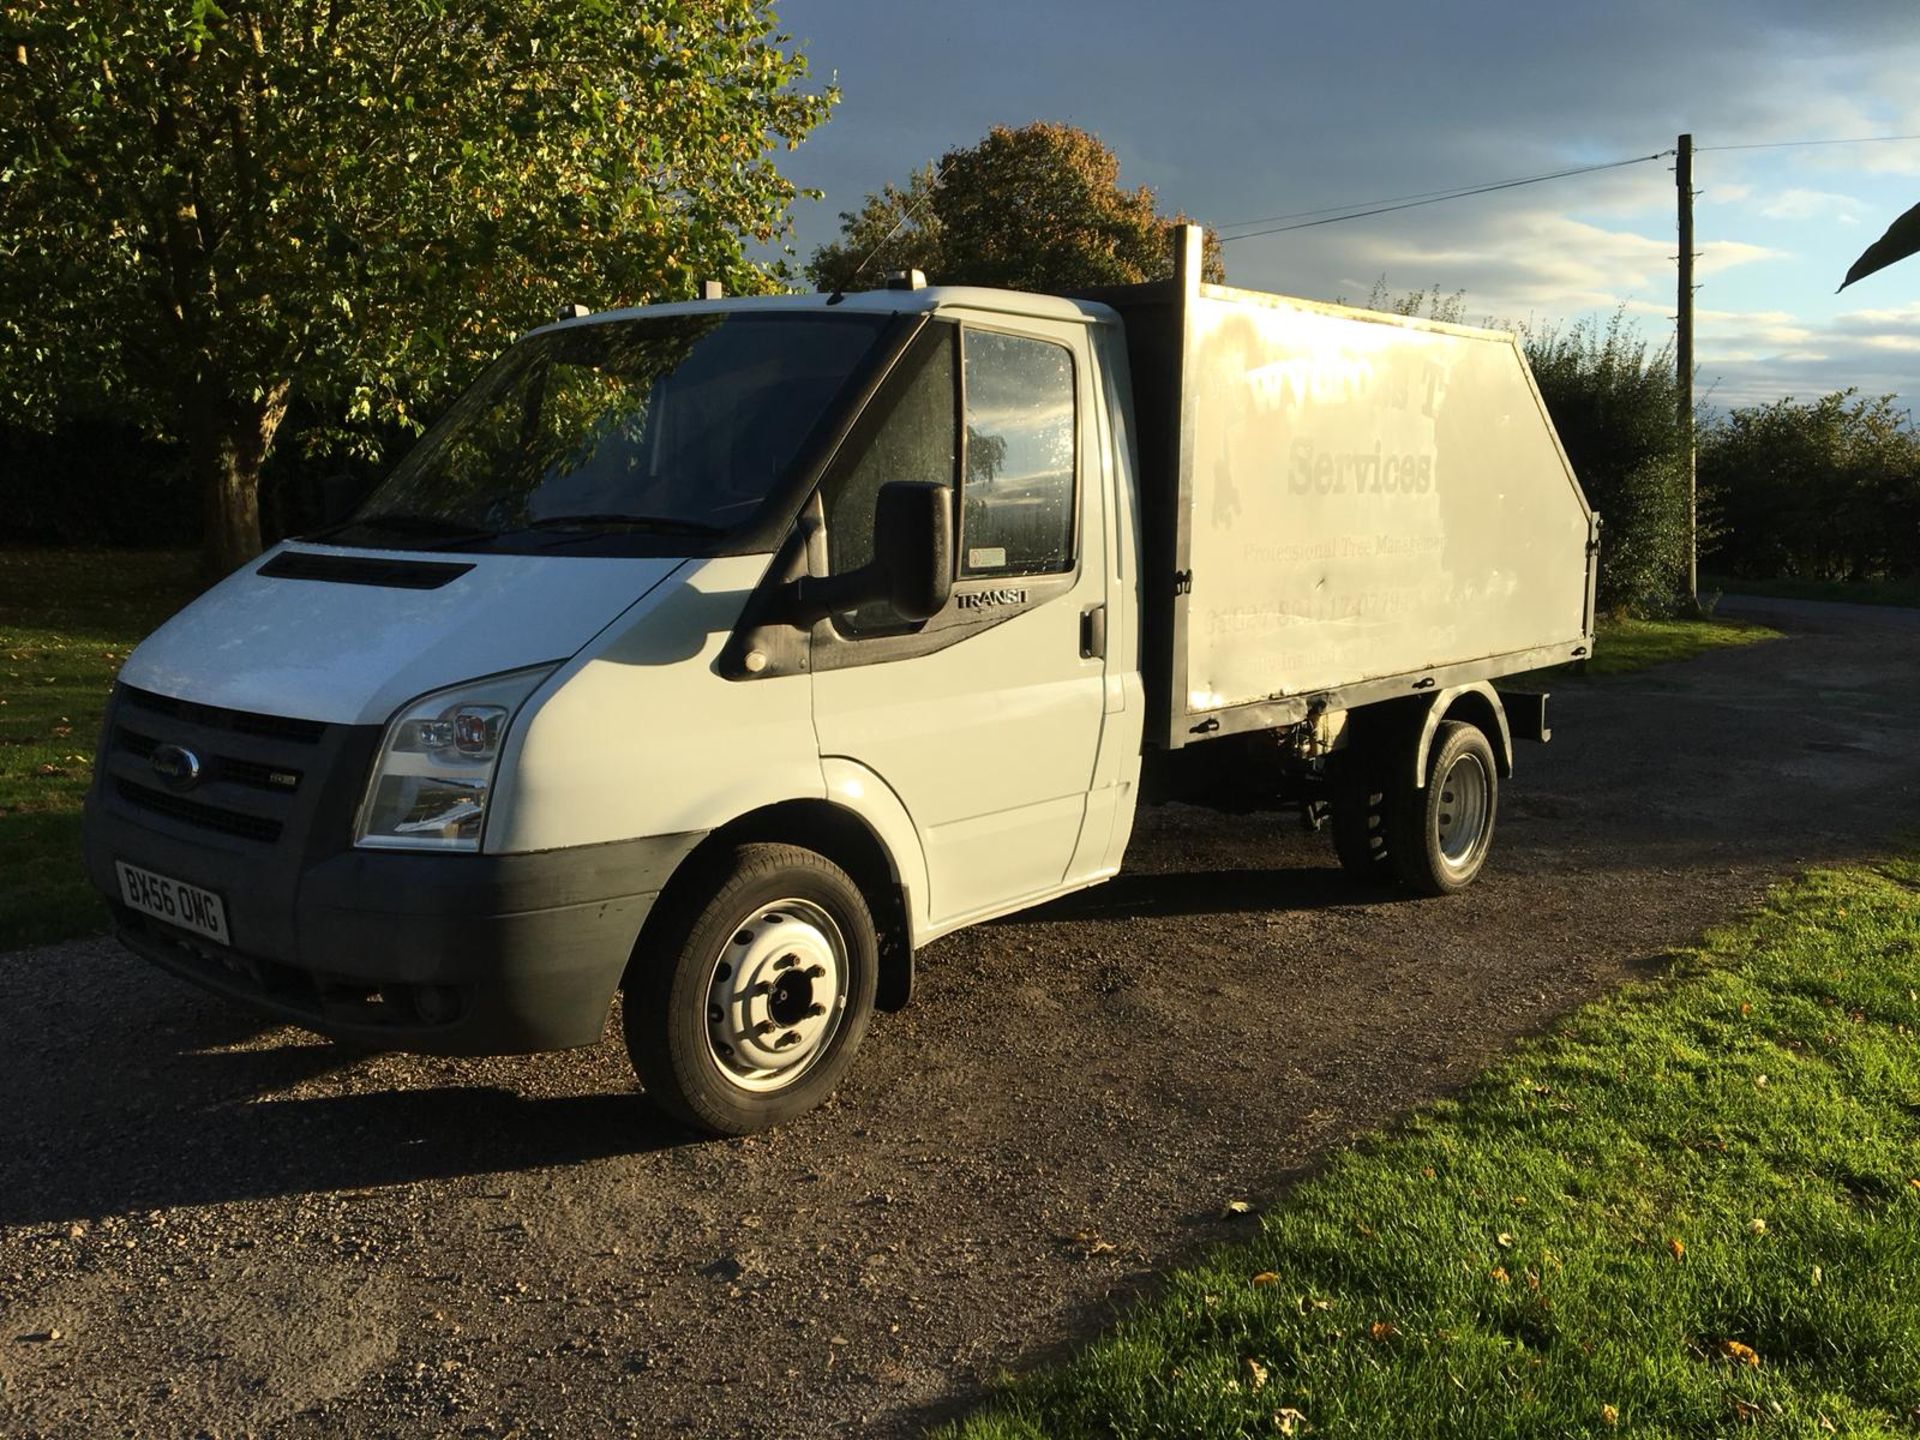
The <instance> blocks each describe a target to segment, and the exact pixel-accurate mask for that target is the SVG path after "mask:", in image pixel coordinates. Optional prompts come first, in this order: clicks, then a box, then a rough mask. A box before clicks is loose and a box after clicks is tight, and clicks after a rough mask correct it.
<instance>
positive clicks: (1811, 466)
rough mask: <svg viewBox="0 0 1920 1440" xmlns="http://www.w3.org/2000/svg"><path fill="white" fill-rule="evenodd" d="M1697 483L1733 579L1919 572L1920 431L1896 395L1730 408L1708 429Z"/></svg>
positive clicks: (1839, 395) (1848, 393)
mask: <svg viewBox="0 0 1920 1440" xmlns="http://www.w3.org/2000/svg"><path fill="white" fill-rule="evenodd" d="M1700 479H1701V483H1702V485H1703V486H1705V487H1707V488H1708V490H1709V491H1710V493H1711V494H1712V496H1713V499H1714V504H1715V506H1716V508H1717V509H1718V510H1719V513H1720V516H1721V518H1722V521H1723V523H1724V525H1725V527H1726V533H1725V535H1724V536H1723V537H1722V539H1721V542H1720V544H1719V546H1718V547H1717V549H1718V564H1719V565H1720V566H1722V567H1724V568H1725V569H1726V570H1727V571H1729V572H1730V573H1732V574H1734V575H1739V576H1745V577H1749V578H1760V579H1769V580H1770V579H1778V578H1782V577H1786V578H1793V579H1812V580H1879V579H1886V578H1890V577H1903V576H1908V575H1913V574H1916V573H1920V432H1916V431H1915V430H1914V428H1913V421H1912V418H1911V417H1910V416H1909V415H1908V414H1907V412H1906V411H1905V410H1904V409H1902V408H1901V407H1900V405H1899V403H1898V402H1897V401H1896V400H1895V398H1894V397H1893V396H1891V395H1880V396H1863V395H1858V394H1856V393H1855V392H1854V391H1852V390H1843V391H1837V392H1835V393H1833V394H1831V395H1823V396H1821V397H1820V398H1819V399H1818V400H1814V401H1811V402H1800V401H1795V400H1792V399H1784V400H1776V401H1774V402H1772V403H1771V404H1767V405H1751V406H1744V407H1742V408H1739V409H1736V410H1733V411H1731V412H1730V413H1728V414H1727V415H1726V416H1724V417H1723V418H1722V419H1721V420H1720V421H1719V423H1717V424H1715V425H1714V426H1712V427H1711V428H1709V429H1708V430H1707V431H1705V433H1704V434H1703V435H1702V436H1701V443H1700Z"/></svg>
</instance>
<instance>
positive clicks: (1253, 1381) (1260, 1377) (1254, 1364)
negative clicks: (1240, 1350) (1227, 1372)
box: [1240, 1355, 1267, 1390]
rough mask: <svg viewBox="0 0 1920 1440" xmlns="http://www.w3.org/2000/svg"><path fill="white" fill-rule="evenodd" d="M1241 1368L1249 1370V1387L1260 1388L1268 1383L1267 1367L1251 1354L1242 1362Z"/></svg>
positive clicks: (1251, 1388)
mask: <svg viewBox="0 0 1920 1440" xmlns="http://www.w3.org/2000/svg"><path fill="white" fill-rule="evenodd" d="M1240 1368H1241V1369H1242V1370H1244V1371H1246V1372H1247V1388H1248V1389H1249V1390H1258V1389H1259V1388H1260V1387H1261V1386H1263V1385H1265V1384H1266V1383H1267V1367H1266V1366H1264V1365H1262V1364H1261V1363H1260V1362H1259V1361H1258V1360H1255V1359H1254V1358H1253V1357H1252V1356H1251V1355H1249V1356H1248V1357H1247V1358H1246V1359H1244V1360H1242V1361H1241V1362H1240Z"/></svg>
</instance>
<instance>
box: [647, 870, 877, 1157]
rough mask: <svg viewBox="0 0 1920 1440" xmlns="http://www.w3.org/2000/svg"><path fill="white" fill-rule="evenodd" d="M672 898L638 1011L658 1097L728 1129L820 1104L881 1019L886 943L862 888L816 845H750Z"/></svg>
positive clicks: (773, 1120) (666, 1105) (722, 1131)
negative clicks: (878, 998)
mask: <svg viewBox="0 0 1920 1440" xmlns="http://www.w3.org/2000/svg"><path fill="white" fill-rule="evenodd" d="M669 903H670V904H671V905H672V909H671V910H669V911H668V912H667V913H666V914H664V915H663V916H662V917H661V919H662V925H661V926H660V927H659V928H658V929H657V930H656V931H655V932H654V933H653V934H651V935H650V936H649V942H650V943H649V948H650V949H651V950H652V951H653V953H652V954H651V955H650V956H640V957H636V960H635V963H634V966H633V967H632V970H631V971H630V973H629V976H628V981H627V996H626V1004H625V1007H624V1019H625V1027H624V1028H625V1032H626V1042H627V1054H628V1057H629V1058H630V1059H631V1060H632V1062H633V1068H634V1070H635V1072H636V1073H637V1074H638V1075H639V1077H640V1081H641V1083H642V1084H643V1085H644V1086H645V1087H646V1090H647V1095H648V1097H649V1098H650V1099H651V1100H652V1101H653V1102H654V1103H655V1104H656V1105H658V1106H659V1107H660V1108H661V1109H662V1110H664V1111H665V1112H666V1113H668V1114H669V1115H672V1116H673V1117H674V1118H676V1119H678V1120H680V1121H683V1122H684V1123H686V1124H688V1125H691V1126H693V1127H694V1128H695V1129H698V1130H704V1131H706V1132H708V1133H709V1134H715V1135H747V1134H751V1133H753V1132H754V1131H757V1130H764V1129H766V1128H768V1127H769V1126H772V1125H777V1124H779V1123H781V1122H782V1121H785V1120H790V1119H792V1118H793V1117H794V1116H796V1115H800V1114H804V1113H805V1112H806V1111H808V1110H811V1109H813V1108H814V1107H815V1106H816V1105H818V1104H819V1103H820V1102H821V1101H823V1100H825V1099H826V1098H827V1096H828V1095H830V1094H832V1093H833V1089H834V1087H835V1086H836V1085H837V1084H838V1083H839V1082H840V1079H841V1077H842V1076H843V1075H845V1073H846V1071H847V1067H848V1066H849V1065H850V1064H852V1062H853V1055H854V1051H855V1050H856V1049H858V1048H859V1045H860V1040H861V1037H862V1036H864V1035H865V1033H866V1029H867V1023H868V1021H869V1020H870V1019H871V1018H872V1015H873V996H874V985H875V980H876V978H877V975H878V970H879V964H878V941H877V939H876V937H875V934H874V928H873V917H872V915H871V914H870V913H869V911H868V909H867V903H866V899H865V897H864V896H862V895H861V893H860V889H859V887H858V886H857V885H855V884H854V883H853V881H852V879H851V878H850V877H849V876H848V875H847V873H846V872H845V871H844V870H842V869H841V868H840V867H839V866H837V865H835V864H834V863H833V862H832V861H830V860H828V859H827V858H826V857H825V856H823V855H819V854H816V853H815V852H814V851H811V850H803V849H801V848H799V847H798V846H794V845H765V844H756V845H741V846H738V847H736V848H735V849H734V850H732V851H731V852H729V853H727V854H726V855H724V856H722V857H720V858H718V859H717V860H716V861H715V862H714V864H713V865H711V866H710V867H709V868H708V870H707V872H706V875H705V878H704V882H703V883H699V884H695V885H693V886H692V887H690V888H688V889H685V890H683V891H682V892H681V893H680V895H679V896H677V897H675V898H674V899H673V900H671V901H670V902H669Z"/></svg>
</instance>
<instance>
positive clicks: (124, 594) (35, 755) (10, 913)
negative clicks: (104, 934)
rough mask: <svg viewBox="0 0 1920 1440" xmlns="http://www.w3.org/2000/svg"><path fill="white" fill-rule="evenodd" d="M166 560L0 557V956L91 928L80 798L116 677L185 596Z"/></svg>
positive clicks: (175, 562) (187, 577) (99, 554)
mask: <svg viewBox="0 0 1920 1440" xmlns="http://www.w3.org/2000/svg"><path fill="white" fill-rule="evenodd" d="M195 588H196V586H195V582H194V558H193V557H192V556H188V555H178V554H172V553H149V552H137V551H135V552H129V551H104V550H103V551H80V550H0V951H5V950H11V949H15V948H17V947H19V946H22V945H36V944H42V943H46V942H49V941H53V940H62V939H66V938H68V937H70V936H74V935H84V934H87V933H89V932H91V931H94V930H98V929H100V928H101V927H102V926H103V925H104V924H105V921H106V911H105V909H104V908H103V907H101V905H100V903H99V902H98V901H97V900H96V899H95V898H94V895H93V892H92V890H90V889H89V888H88V886H87V883H86V880H85V878H84V877H83V876H82V874H81V869H80V801H81V798H82V797H83V796H84V795H85V794H86V790H87V782H88V779H89V778H90V777H91V775H92V773H93V753H94V747H95V746H96V745H97V744H98V742H99V738H100V719H101V712H102V709H103V708H104V706H105V703H106V698H107V691H108V689H109V688H110V687H111V685H112V682H113V676H114V672H115V671H117V670H118V669H119V668H120V662H121V661H123V660H125V659H126V658H127V652H128V651H129V650H131V649H132V648H133V647H134V645H135V644H137V643H138V642H139V640H140V639H141V637H143V636H144V635H146V633H147V632H148V631H149V630H151V629H153V627H154V626H156V625H158V624H159V623H160V622H161V621H162V620H164V619H165V618H166V617H167V616H168V615H169V614H171V613H172V612H173V611H174V610H176V609H178V608H179V607H180V605H181V604H182V603H184V602H185V601H186V599H187V598H188V597H189V596H191V595H192V594H193V593H194V590H195Z"/></svg>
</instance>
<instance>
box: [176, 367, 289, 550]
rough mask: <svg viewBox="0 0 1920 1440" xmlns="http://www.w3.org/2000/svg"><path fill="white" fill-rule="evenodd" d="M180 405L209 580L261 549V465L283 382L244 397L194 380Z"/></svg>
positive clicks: (281, 409)
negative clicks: (259, 395) (250, 396)
mask: <svg viewBox="0 0 1920 1440" xmlns="http://www.w3.org/2000/svg"><path fill="white" fill-rule="evenodd" d="M183 408H184V410H185V412H186V420H187V426H186V429H187V463H188V466H189V468H190V469H191V471H192V473H193V481H194V486H195V488H196V489H198V490H199V492H200V520H201V524H200V557H201V558H200V564H201V569H202V571H203V572H204V573H205V575H206V578H207V579H208V580H209V581H212V580H217V579H220V578H221V577H223V576H225V575H228V574H231V573H232V572H233V571H234V570H236V569H238V568H239V567H240V566H242V565H244V564H246V563H247V561H249V560H251V559H252V558H253V557H254V556H256V555H258V554H259V553H260V466H261V465H262V463H263V462H264V461H265V460H266V458H267V452H268V451H269V450H270V449H272V448H273V436H274V432H275V431H276V430H278V429H279V428H280V421H281V418H282V417H283V416H284V415H285V414H286V413H287V382H286V381H284V380H281V381H276V382H274V384H272V385H271V386H269V387H268V389H267V391H266V393H265V394H264V395H262V396H261V397H260V398H259V399H246V400H236V399H233V398H232V397H230V396H229V395H227V394H225V393H224V392H223V391H221V390H218V389H216V388H214V387H212V386H208V385H196V386H194V387H192V389H191V390H190V391H189V393H188V394H187V395H186V396H185V397H184V406H183Z"/></svg>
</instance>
